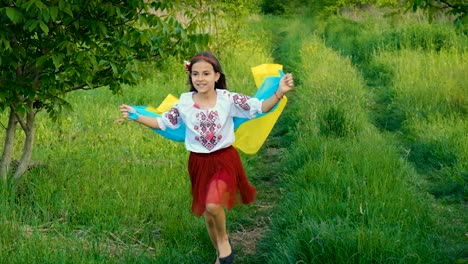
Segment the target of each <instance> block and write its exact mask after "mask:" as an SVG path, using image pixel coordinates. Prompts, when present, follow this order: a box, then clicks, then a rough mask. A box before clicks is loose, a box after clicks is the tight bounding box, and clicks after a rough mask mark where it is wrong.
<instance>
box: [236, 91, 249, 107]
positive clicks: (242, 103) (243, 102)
mask: <svg viewBox="0 0 468 264" xmlns="http://www.w3.org/2000/svg"><path fill="white" fill-rule="evenodd" d="M232 99H233V100H234V104H236V105H238V106H239V107H240V108H242V109H244V110H250V105H249V104H247V100H248V99H250V97H249V96H246V95H243V94H235V95H234V97H233V98H232Z"/></svg>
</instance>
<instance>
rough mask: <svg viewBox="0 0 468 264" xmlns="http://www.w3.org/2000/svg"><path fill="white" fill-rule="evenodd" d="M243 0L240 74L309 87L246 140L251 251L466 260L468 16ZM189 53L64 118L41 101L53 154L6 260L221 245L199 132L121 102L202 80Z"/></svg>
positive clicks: (226, 45)
mask: <svg viewBox="0 0 468 264" xmlns="http://www.w3.org/2000/svg"><path fill="white" fill-rule="evenodd" d="M222 3H223V4H226V5H228V6H229V3H228V2H222ZM246 3H247V2H246ZM260 7H261V5H260ZM230 8H232V10H230V11H226V16H223V17H222V19H221V17H216V18H215V17H213V18H211V19H213V20H211V21H212V22H213V23H216V24H217V25H218V26H220V25H221V24H222V25H228V26H229V27H226V28H225V29H223V28H222V27H219V28H218V27H215V28H216V30H213V31H211V33H212V35H213V39H212V42H211V44H210V49H211V50H213V51H214V52H215V53H216V54H217V55H218V56H219V58H220V60H221V62H222V65H223V67H224V70H225V72H226V75H227V77H228V84H229V87H230V89H231V90H235V91H239V92H243V93H246V94H252V93H253V92H254V84H253V80H252V78H251V73H250V67H252V66H255V65H258V64H261V63H270V62H275V63H281V64H283V65H284V67H285V70H286V71H289V72H293V74H294V76H295V78H296V86H297V87H296V90H295V91H294V92H293V93H292V94H291V95H290V96H289V97H290V102H289V104H288V107H287V108H286V110H285V113H284V114H283V115H282V117H281V119H280V121H279V122H278V124H277V126H276V127H275V129H274V131H273V133H272V135H271V136H270V138H269V140H268V142H267V143H266V145H265V146H264V148H263V149H262V150H261V152H260V153H259V154H258V155H256V156H247V155H242V158H243V161H244V164H245V167H246V170H247V172H248V174H249V177H250V179H251V180H252V182H253V183H254V185H256V186H257V188H258V191H259V197H258V200H257V201H256V202H255V203H254V204H253V205H251V206H241V207H237V208H236V209H235V210H233V211H232V212H230V213H229V214H228V228H229V230H230V234H231V237H232V238H233V240H234V247H235V250H236V252H238V253H237V254H236V255H237V261H238V262H239V263H298V262H299V263H301V262H303V263H457V262H459V263H463V262H466V261H467V260H468V256H467V253H466V252H468V248H467V244H468V243H467V237H466V226H468V216H467V213H466V201H467V198H468V196H467V193H468V192H467V190H468V187H467V186H468V185H467V180H468V178H467V177H468V173H467V171H468V169H467V167H468V165H467V164H468V162H467V159H468V145H467V142H468V138H467V135H466V133H465V131H467V130H468V124H467V122H466V120H468V119H467V118H466V115H467V113H468V111H467V109H466V105H468V103H467V101H468V98H467V94H468V93H467V89H468V88H467V85H466V84H467V83H468V80H467V76H468V75H467V74H466V69H467V61H468V60H467V58H466V56H467V55H466V48H467V43H468V42H467V37H466V35H464V34H463V33H462V31H460V28H459V27H457V26H454V25H453V24H452V21H450V20H448V19H446V18H441V19H438V20H435V21H433V22H432V24H429V23H428V22H427V20H425V19H424V16H423V15H420V14H419V13H416V14H394V16H389V17H386V16H384V14H386V11H385V12H382V11H381V10H380V9H374V8H370V9H368V8H366V9H360V8H358V9H349V10H347V9H340V10H341V11H340V12H339V14H336V15H329V14H328V15H326V16H324V17H322V18H318V17H317V16H311V15H310V14H309V13H306V14H304V12H302V11H304V10H301V12H300V14H301V15H295V16H289V14H286V15H285V16H282V17H278V16H270V15H267V16H264V15H260V14H257V13H255V12H256V10H257V9H255V7H252V8H254V9H252V10H249V11H245V9H243V8H241V5H239V8H238V9H237V8H236V7H235V6H232V5H231V6H230ZM226 10H227V9H226ZM289 10H290V11H289V12H293V10H294V9H289ZM230 12H238V13H237V14H243V15H242V16H241V19H240V18H239V17H235V16H233V15H229V14H231V13H230ZM294 14H297V13H294ZM230 18H232V20H231V19H230ZM184 59H186V58H185V57H177V56H175V57H169V58H167V59H165V60H164V61H158V62H156V63H154V64H151V65H146V66H145V67H144V68H142V69H141V71H144V73H145V76H147V78H146V79H145V80H143V81H141V82H140V83H139V84H138V86H136V87H132V86H123V87H122V89H123V93H122V94H121V95H119V96H115V95H113V94H112V93H111V92H110V91H109V90H106V89H98V90H94V91H79V92H76V93H72V94H69V95H67V98H66V99H67V100H68V101H69V102H70V104H71V106H72V110H69V111H65V112H63V113H62V115H61V116H60V118H58V119H57V121H56V122H53V121H52V120H50V119H48V118H47V116H46V115H45V113H43V114H40V115H39V116H38V119H39V120H38V128H37V130H38V132H37V140H36V144H37V146H36V149H35V151H34V155H33V159H34V161H36V164H35V166H33V167H32V168H31V170H30V171H29V172H28V174H27V175H26V178H25V179H24V180H23V181H21V183H20V184H19V186H18V187H17V188H16V189H11V188H6V187H7V186H2V189H1V199H0V222H1V224H0V262H2V263H56V262H67V263H128V262H135V263H174V262H180V263H206V262H211V261H213V260H214V257H215V252H214V250H213V249H212V247H211V244H210V241H209V238H208V236H207V234H206V230H205V225H204V222H203V219H201V218H196V217H194V216H193V215H192V214H191V213H190V210H189V208H190V194H189V183H188V180H187V177H186V159H187V153H186V152H185V150H184V148H183V146H182V145H181V144H177V143H173V142H168V141H167V140H164V139H162V138H160V137H158V136H157V135H156V134H154V133H153V132H152V131H150V130H149V129H145V128H141V127H138V126H135V124H132V123H130V122H122V120H120V116H119V113H118V110H117V106H118V105H119V104H121V103H128V102H130V103H133V104H150V105H157V103H158V102H160V101H161V100H162V99H163V98H164V97H165V96H166V95H167V94H168V93H173V94H180V93H182V92H184V91H186V90H188V87H187V86H186V78H185V73H184V69H183V60H184ZM0 120H1V121H2V123H3V122H4V120H5V115H2V116H1V119H0ZM2 136H3V135H2V134H0V137H2Z"/></svg>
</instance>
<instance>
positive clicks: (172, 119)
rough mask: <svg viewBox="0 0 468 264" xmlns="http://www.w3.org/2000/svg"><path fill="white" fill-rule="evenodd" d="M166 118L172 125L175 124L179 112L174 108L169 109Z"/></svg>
mask: <svg viewBox="0 0 468 264" xmlns="http://www.w3.org/2000/svg"><path fill="white" fill-rule="evenodd" d="M166 118H167V119H168V120H169V122H171V124H172V125H175V124H177V119H179V110H177V109H176V108H171V110H169V112H167V113H166Z"/></svg>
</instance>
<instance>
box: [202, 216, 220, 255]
mask: <svg viewBox="0 0 468 264" xmlns="http://www.w3.org/2000/svg"><path fill="white" fill-rule="evenodd" d="M203 215H204V216H205V224H206V230H208V235H209V236H210V240H211V243H212V244H213V247H214V248H215V249H216V254H217V255H219V251H218V243H217V242H216V238H217V232H216V227H215V223H214V219H213V217H212V216H211V215H210V214H208V213H207V212H205V213H204V214H203ZM215 264H219V259H218V258H216V262H215Z"/></svg>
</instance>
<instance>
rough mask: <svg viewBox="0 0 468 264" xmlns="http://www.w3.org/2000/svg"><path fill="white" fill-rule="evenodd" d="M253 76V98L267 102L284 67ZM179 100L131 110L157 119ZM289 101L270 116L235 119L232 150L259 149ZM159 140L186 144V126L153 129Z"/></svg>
mask: <svg viewBox="0 0 468 264" xmlns="http://www.w3.org/2000/svg"><path fill="white" fill-rule="evenodd" d="M252 74H253V77H254V80H255V85H256V86H257V91H256V92H255V94H254V95H253V97H255V98H258V99H259V100H264V99H267V98H269V97H271V96H273V94H274V92H275V91H276V90H277V89H278V86H279V81H280V80H281V77H283V75H284V73H283V66H282V65H280V64H262V65H259V66H256V67H253V68H252ZM177 101H178V99H177V98H176V97H175V96H173V95H171V94H169V95H168V96H167V97H166V98H165V99H164V101H163V102H162V103H161V104H160V105H159V106H158V107H157V108H154V107H152V106H133V107H134V108H135V110H136V111H137V112H138V113H139V114H141V115H144V116H152V117H160V116H161V114H162V113H164V112H167V111H168V110H170V109H171V107H172V106H173V105H174V104H175V103H177ZM287 101H288V98H287V97H286V96H284V97H283V99H282V100H281V101H280V102H279V103H278V104H277V105H276V106H275V107H274V108H273V109H272V110H270V111H269V112H267V113H262V114H259V115H257V116H256V117H255V118H253V119H248V118H237V117H236V118H234V129H235V136H236V141H235V142H234V147H236V148H237V149H239V150H241V151H242V152H244V153H246V154H255V153H257V152H258V150H259V149H260V148H261V147H262V145H263V143H264V142H265V140H266V139H267V137H268V135H269V134H270V132H271V130H272V129H273V127H274V125H275V124H276V121H277V120H278V118H279V116H280V115H281V113H282V112H283V109H284V107H285V106H286V103H287ZM153 130H154V131H155V132H156V133H158V134H160V135H161V136H163V137H165V138H167V139H170V140H174V141H178V142H183V141H184V140H185V125H184V124H182V125H181V126H180V127H179V128H177V129H169V128H168V129H166V130H159V129H153Z"/></svg>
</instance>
